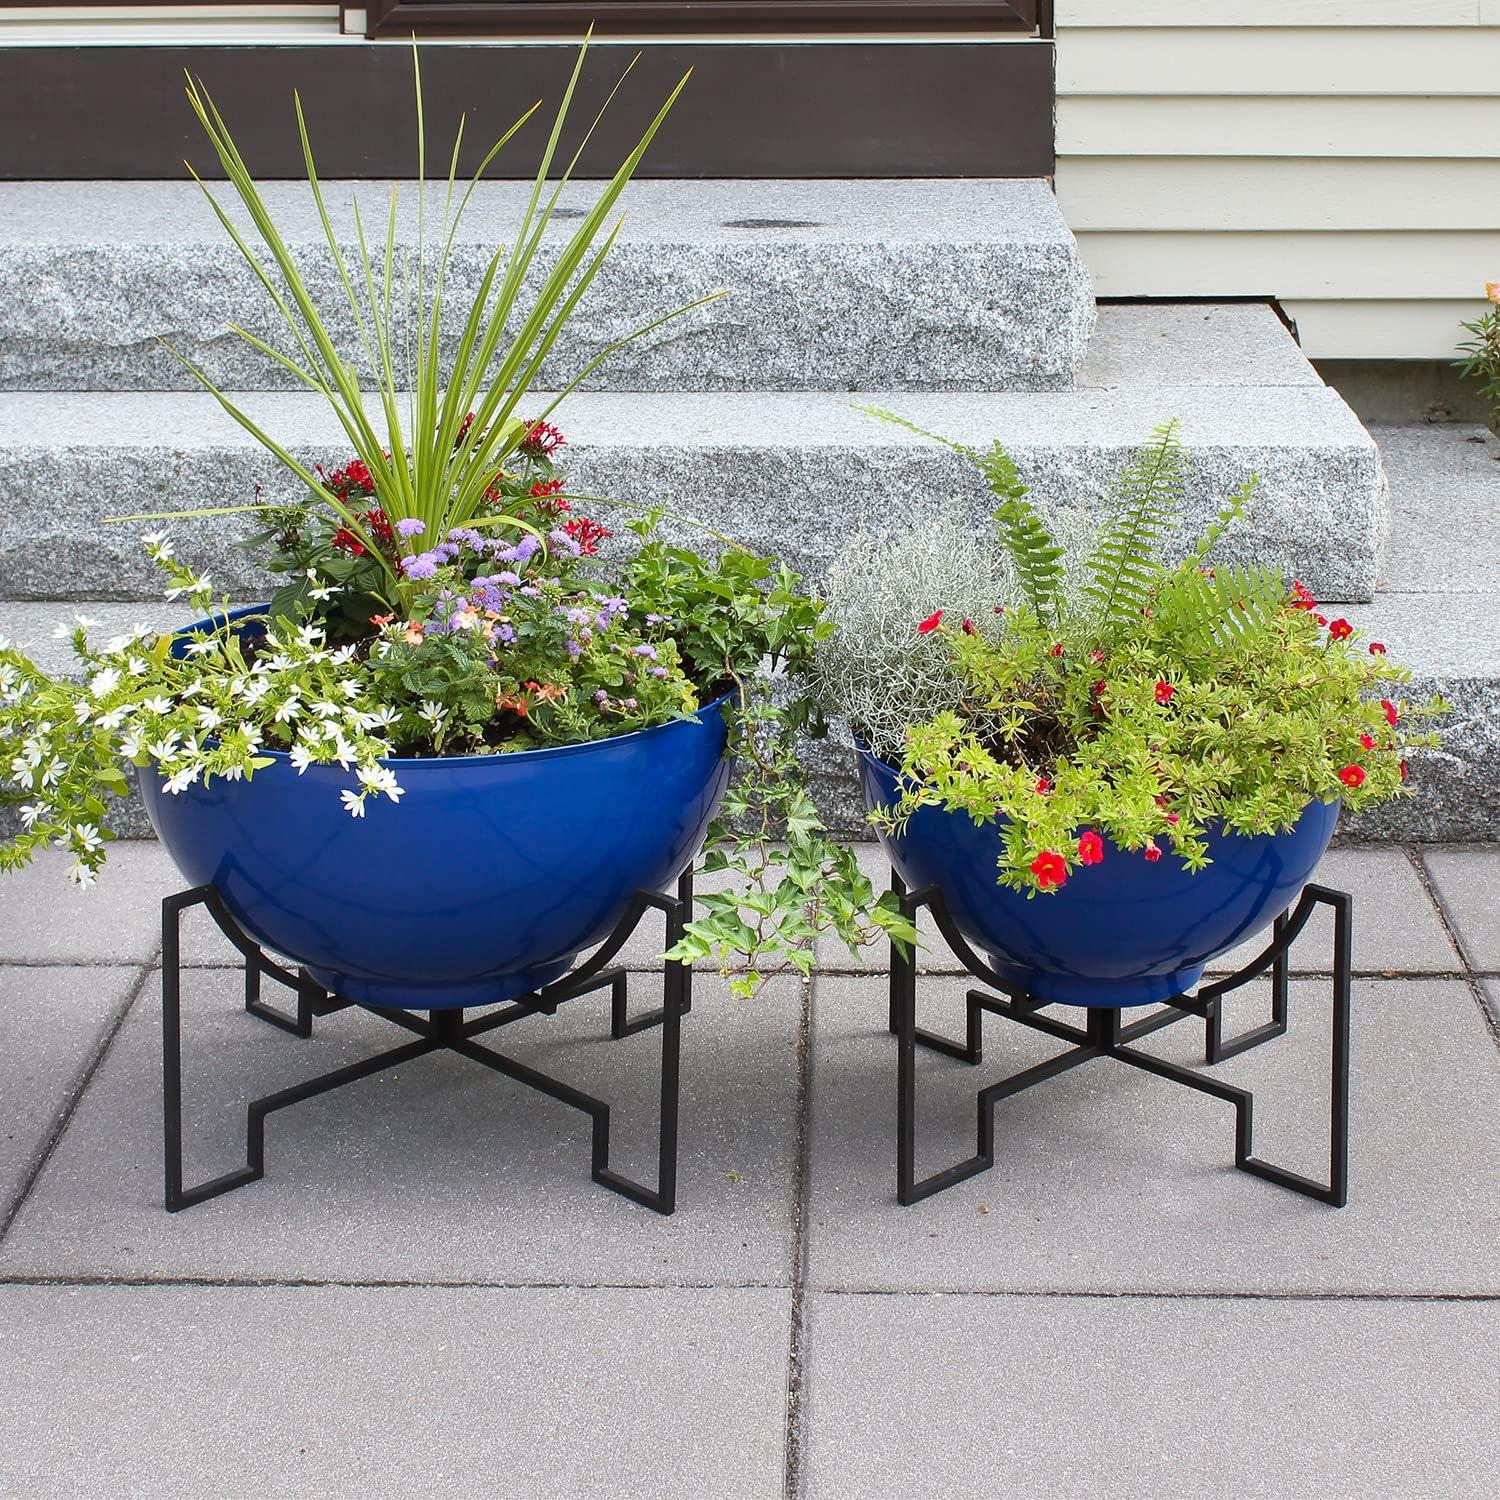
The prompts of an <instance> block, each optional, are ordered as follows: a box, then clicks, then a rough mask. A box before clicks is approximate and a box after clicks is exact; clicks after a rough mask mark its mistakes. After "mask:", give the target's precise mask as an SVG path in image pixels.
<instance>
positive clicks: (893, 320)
mask: <svg viewBox="0 0 1500 1500" xmlns="http://www.w3.org/2000/svg"><path fill="white" fill-rule="evenodd" d="M393 186H395V185H394V184H390V183H383V182H362V183H357V184H355V183H349V182H329V183H326V184H324V196H325V201H326V202H327V203H328V206H329V212H330V216H331V218H332V220H333V222H334V225H335V232H336V234H337V235H338V236H339V238H340V241H341V244H342V247H343V250H344V253H345V256H346V258H348V259H349V260H350V261H351V262H352V263H353V264H355V265H358V264H359V260H358V255H359V252H358V246H357V243H356V228H355V221H354V215H353V199H354V197H355V194H356V191H357V194H358V198H359V202H360V204H361V212H362V213H363V214H364V216H365V223H366V226H367V229H369V230H370V232H371V233H372V235H373V237H374V240H375V243H376V246H377V248H376V251H375V254H376V257H377V266H376V271H375V276H376V282H377V284H379V282H380V279H381V277H380V271H379V265H378V259H379V256H380V254H381V253H382V251H383V246H384V239H385V227H386V219H387V213H388V209H389V197H390V191H391V188H392V187H393ZM531 186H532V185H531V183H530V182H504V181H497V182H490V183H485V184H482V185H481V186H480V187H479V188H478V189H476V191H475V193H474V196H473V198H472V200H471V202H470V207H469V211H468V213H467V214H466V215H465V217H464V219H463V220H462V221H461V223H460V225H459V227H458V230H457V234H456V237H455V243H454V246H453V250H452V254H451V256H450V260H449V265H448V272H447V282H446V286H445V301H446V305H447V307H448V308H450V309H452V310H454V312H455V314H457V315H456V316H453V317H450V318H448V319H447V320H445V322H446V326H445V328H444V329H443V335H444V337H443V344H444V348H445V351H451V350H452V349H453V348H454V347H455V346H456V344H457V342H458V336H459V333H460V332H461V331H462V326H463V325H462V322H461V321H460V315H461V314H462V313H463V312H464V311H466V310H467V308H468V306H469V305H470V303H471V302H472V300H473V298H474V297H475V296H476V295H477V293H478V290H479V286H480V283H481V279H482V277H483V275H484V271H485V268H486V266H487V264H488V262H489V260H490V258H491V256H492V255H493V254H494V253H495V250H496V249H497V247H499V246H500V245H509V244H511V243H513V242H514V239H515V236H516V235H517V233H518V232H519V229H520V226H521V223H522V218H523V214H524V210H525V205H526V202H527V199H528V197H529V195H530V193H531ZM399 187H400V202H399V205H398V224H397V249H396V264H397V266H398V268H399V269H398V272H397V275H398V277H400V278H401V280H400V283H399V290H398V294H397V314H396V318H397V325H398V326H397V332H396V336H395V342H396V345H397V347H404V344H403V335H402V332H401V328H402V326H403V325H406V324H407V321H408V320H407V318H405V317H403V313H402V306H401V304H402V303H403V302H404V301H406V299H407V297H408V296H409V295H410V294H409V292H408V290H407V289H408V288H410V287H411V286H413V285H414V284H415V280H416V266H415V249H416V245H417V243H418V240H417V233H416V229H417V225H416V208H417V201H418V200H417V195H416V190H415V187H414V185H413V184H410V183H404V184H400V185H399ZM215 191H216V192H218V189H217V188H216V189H215ZM443 191H444V189H443V187H442V185H440V184H435V185H434V186H433V187H432V188H431V189H430V193H429V203H428V212H429V215H430V217H429V221H428V231H427V233H428V242H429V246H433V245H436V244H437V243H439V242H440V241H441V230H440V225H441V223H442V212H443V203H442V193H443ZM598 191H599V188H598V185H597V184H596V185H588V184H584V183H574V184H572V185H570V186H569V187H568V188H567V189H565V190H564V192H563V195H562V198H561V200H560V203H559V209H560V212H559V214H558V216H557V217H556V219H555V220H554V222H553V225H552V226H551V228H550V231H549V232H548V234H547V235H546V236H545V237H544V240H543V243H542V245H541V247H540V250H539V253H538V255H537V259H536V262H535V264H534V266H533V269H532V271H531V273H530V274H529V275H528V276H527V279H526V282H525V284H524V286H523V289H522V293H521V300H520V304H519V306H520V309H521V315H522V316H525V315H526V314H527V313H529V311H530V308H531V306H532V303H533V299H534V297H535V295H536V293H537V292H538V291H539V290H540V288H541V285H542V281H543V278H544V277H546V276H547V275H550V274H551V271H552V269H553V267H554V266H555V264H556V259H557V255H558V253H559V250H560V248H561V246H562V244H563V243H564V242H565V239H566V237H568V236H571V235H572V234H573V233H574V232H575V231H576V230H577V228H578V220H579V219H580V218H582V217H583V215H584V213H585V212H587V211H588V210H589V209H590V208H592V206H593V203H594V201H595V199H596V197H597V195H598ZM262 192H263V193H264V195H265V199H266V201H267V203H268V204H269V205H270V208H271V212H272V215H273V217H274V218H275V220H276V223H277V226H278V228H279V230H280V232H281V234H282V237H283V239H284V240H285V242H286V243H287V244H288V245H289V246H290V248H291V250H292V253H293V255H294V256H295V257H296V259H297V262H298V264H299V266H300V268H301V270H302V275H303V279H304V281H305V283H306V284H307V286H308V289H309V292H310V294H311V295H312V297H313V299H314V301H315V302H316V303H317V305H318V306H319V308H320V309H321V311H322V314H323V317H324V320H325V323H326V325H327V327H328V328H329V330H330V334H331V336H332V338H333V339H334V341H335V342H336V343H337V345H338V346H339V348H340V350H341V352H342V353H343V354H344V356H345V357H346V358H349V359H352V360H355V361H357V362H359V363H361V364H363V363H364V360H363V359H362V354H363V344H362V341H361V339H360V337H359V335H358V332H357V328H356V325H355V322H354V319H353V317H352V315H351V314H350V312H349V310H348V306H347V302H346V300H345V297H344V293H343V289H342V287H341V286H340V284H339V281H338V278H337V274H336V271H335V268H334V264H333V259H332V256H331V255H330V254H329V252H328V249H327V245H326V242H325V238H324V233H323V229H322V227H321V225H320V223H319V221H318V218H317V215H316V210H315V207H314V204H313V201H312V197H311V194H310V193H309V192H308V190H307V188H306V186H305V185H303V184H300V183H290V182H268V183H265V184H263V185H262ZM222 196H223V197H224V198H225V199H226V206H228V203H232V202H233V200H234V194H233V193H232V191H228V190H226V191H224V192H223V194H222ZM233 216H234V217H236V218H238V219H240V220H241V222H242V224H243V220H244V215H243V212H242V211H241V210H240V209H239V207H238V205H237V204H236V205H235V206H234V209H233ZM611 219H612V222H613V220H616V219H619V220H623V225H622V228H621V231H620V233H619V236H618V238H617V239H616V241H615V244H614V247H613V249H612V250H611V252H610V255H609V258H608V260H607V261H606V262H605V264H604V267H603V269H602V271H601V272H600V274H599V277H598V279H597V281H596V282H595V283H594V285H593V286H592V287H590V289H589V290H588V292H587V293H586V294H585V296H584V298H583V300H582V301H581V302H580V304H579V306H578V309H577V311H576V313H575V314H574V316H573V317H572V319H571V320H570V321H569V323H568V325H567V326H566V327H565V328H564V329H563V330H562V333H561V336H560V337H559V339H558V341H557V343H556V345H555V346H554V348H553V350H552V351H551V354H550V356H549V358H548V359H547V361H546V362H545V364H544V366H543V378H544V379H550V380H552V381H554V382H557V383H559V384H560V383H563V382H566V381H568V380H571V379H572V378H573V377H574V376H576V375H577V374H578V373H579V372H580V371H581V370H583V369H584V368H585V366H586V365H587V363H588V362H589V360H591V359H592V358H593V357H594V356H595V355H597V354H598V353H599V351H600V350H601V349H604V348H606V347H607V346H608V345H610V344H612V343H614V342H616V341H618V340H621V339H624V338H626V337H628V336H630V335H631V334H633V333H634V332H635V331H636V330H637V329H640V328H644V327H646V326H648V325H649V324H651V323H653V322H655V321H656V320H657V319H659V318H661V317H663V316H665V315H666V314H668V313H670V312H671V311H672V310H673V309H674V308H678V307H682V306H684V305H686V304H688V303H691V302H695V301H697V300H699V299H700V298H704V297H710V296H713V295H715V294H716V293H723V292H728V293H729V295H728V296H727V297H724V298H722V300H720V301H718V302H715V303H713V304H711V305H709V306H707V307H702V308H699V309H696V310H695V311H694V312H692V313H689V314H687V315H686V316H685V317H683V318H681V319H679V320H677V321H675V322H673V323H669V324H667V325H666V326H665V327H663V328H660V329H657V330H655V331H654V332H652V333H650V334H647V335H646V336H645V337H643V338H642V339H640V340H639V341H638V342H636V343H634V344H632V345H630V346H628V347H627V348H625V349H622V350H620V351H619V353H618V354H617V355H615V356H614V357H613V358H611V359H610V360H608V361H606V362H605V364H604V365H603V366H601V367H600V369H598V370H597V371H594V372H593V373H592V374H591V376H590V381H589V383H590V385H591V386H593V387H594V388H595V389H615V390H737V389H738V390H743V389H747V388H748V389H759V390H769V389H780V390H809V389H819V390H829V389H832V390H851V389H856V388H859V387H861V386H863V387H865V388H871V387H874V386H886V385H891V386H897V387H899V386H906V385H911V386H914V387H917V388H921V389H928V390H931V389H941V388H943V387H944V386H952V385H956V386H967V387H969V388H971V389H981V390H990V389H995V388H1001V389H1006V388H1015V389H1023V390H1053V389H1061V388H1066V387H1067V386H1069V385H1071V384H1072V381H1073V375H1074V371H1075V370H1076V369H1077V367H1078V365H1079V363H1080V362H1081V361H1082V359H1083V355H1084V350H1085V347H1086V345H1087V341H1088V336H1089V330H1090V329H1091V328H1092V326H1093V321H1094V301H1093V295H1092V288H1091V286H1090V282H1089V277H1088V272H1087V270H1086V269H1085V267H1084V265H1083V261H1082V258H1081V257H1080V255H1079V252H1078V246H1077V244H1076V243H1075V241H1074V239H1073V236H1072V234H1071V233H1070V232H1069V230H1068V226H1067V224H1066V223H1065V222H1064V221H1063V217H1062V214H1061V213H1060V212H1059V210H1058V206H1057V200H1056V198H1055V197H1054V196H1053V194H1052V191H1051V189H1050V188H1049V187H1048V185H1047V183H1046V182H1044V181H1041V180H1039V179H1037V180H1015V179H989V180H983V179H971V180H967V181H943V180H937V181H932V180H929V181H923V180H921V179H916V180H906V181H878V182H856V181H838V180H825V181H819V182H796V181H776V180H762V181H647V180H644V179H643V180H641V181H638V182H635V183H632V184H631V185H630V187H629V188H627V190H626V192H625V194H624V195H623V197H622V198H621V200H620V204H619V211H618V212H617V213H616V214H614V215H612V216H611ZM245 227H247V228H248V226H245ZM250 235H251V240H252V242H253V243H258V241H257V239H256V236H255V235H254V232H253V230H251V231H250ZM0 275H3V277H4V280H5V283H6V285H7V286H8V287H9V288H11V295H9V296H8V297H7V298H6V305H5V307H4V308H3V309H0V385H4V386H8V387H10V388H11V389H17V388H29V389H34V390H35V389H43V390H64V389H69V390H79V389H82V390H105V389H141V388H156V389H177V390H192V389H195V388H196V385H195V382H194V380H193V377H192V376H191V375H190V374H189V373H188V371H187V370H185V369H184V368H182V366H181V365H180V364H179V363H178V362H177V361H176V360H175V359H173V358H172V356H171V355H170V354H168V353H167V351H166V350H164V349H162V348H161V347H160V346H159V345H158V343H157V340H158V339H162V338H164V339H166V340H167V341H169V342H170V343H171V344H172V345H173V346H174V347H176V348H177V349H179V350H180V351H181V353H182V354H183V355H184V356H185V357H186V358H188V359H191V360H193V361H194V362H195V363H197V364H198V365H200V366H201V367H202V368H203V369H204V370H205V373H207V374H208V376H209V378H211V379H212V380H214V381H216V382H217V383H218V384H220V385H226V386H233V385H241V384H244V385H246V386H247V387H248V388H251V389H267V388H271V389H274V388H287V387H289V386H291V385H292V384H293V383H294V381H293V377H292V376H290V375H289V374H288V373H287V372H286V371H284V370H283V369H281V368H280V367H279V366H278V365H276V364H274V363H273V362H272V361H270V360H269V359H267V358H265V356H263V355H261V354H259V353H257V352H256V351H255V350H253V349H252V348H250V347H249V346H248V345H247V344H246V343H245V342H244V341H243V340H241V339H239V338H237V337H235V336H234V335H232V334H231V333H230V332H229V325H230V324H231V323H238V324H240V325H242V326H244V327H245V328H247V329H249V330H250V331H251V332H253V333H255V334H257V335H259V336H261V337H263V338H266V339H268V340H269V342H270V343H271V344H272V345H273V346H274V347H277V348H282V347H284V346H285V345H287V344H288V343H289V336H288V335H287V333H286V330H285V327H284V325H283V324H281V323H280V322H279V320H278V319H277V317H276V315H275V313H274V311H273V310H272V308H271V306H270V302H269V299H268V298H267V296H266V294H265V291H264V290H263V288H262V287H261V285H260V282H259V280H258V279H257V277H256V275H255V273H254V272H253V271H252V270H251V268H250V267H249V266H248V265H247V264H246V263H245V262H244V261H243V259H242V258H241V256H240V254H239V252H238V251H237V250H236V249H235V248H234V246H233V245H232V244H231V243H230V241H229V238H228V236H227V235H226V234H225V233H224V231H223V229H222V228H221V227H220V225H219V223H218V220H217V219H216V218H215V216H214V213H213V210H212V209H211V208H210V206H209V205H208V203H207V202H206V201H205V199H204V196H203V193H202V192H201V191H200V190H199V188H198V187H197V185H196V184H194V183H190V182H131V183H124V182H118V183H111V182H69V183H58V182H36V183H7V184H5V185H4V186H3V187H0ZM357 275H358V273H357V272H356V276H357ZM429 275H430V270H429ZM516 321H517V322H518V321H519V319H517V320H516Z"/></svg>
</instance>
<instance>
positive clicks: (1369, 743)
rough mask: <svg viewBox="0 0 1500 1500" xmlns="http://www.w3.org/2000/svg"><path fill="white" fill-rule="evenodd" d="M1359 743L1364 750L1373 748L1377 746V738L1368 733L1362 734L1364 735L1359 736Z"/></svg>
mask: <svg viewBox="0 0 1500 1500" xmlns="http://www.w3.org/2000/svg"><path fill="white" fill-rule="evenodd" d="M1359 743H1360V748H1361V749H1363V750H1373V749H1374V748H1375V739H1374V736H1373V735H1368V734H1362V735H1360V737H1359Z"/></svg>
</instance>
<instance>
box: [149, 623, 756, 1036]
mask: <svg viewBox="0 0 1500 1500" xmlns="http://www.w3.org/2000/svg"><path fill="white" fill-rule="evenodd" d="M236 613H237V614H240V613H244V612H243V611H236ZM196 628H201V622H200V626H199V627H194V626H189V627H187V633H191V632H192V631H193V630H194V629H196ZM722 708H723V700H720V701H719V702H716V703H713V704H710V705H708V706H707V707H705V708H704V709H702V710H701V712H700V714H699V718H698V720H697V722H687V721H681V722H675V723H671V724H663V725H660V726H658V727H657V728H655V729H648V730H645V731H643V732H641V733H638V734H625V735H619V736H617V737H615V738H613V739H606V740H597V741H594V742H592V743H589V744H583V745H566V746H562V747H559V748H557V749H547V750H526V751H518V752H516V753H514V754H509V755H476V756H462V757H453V758H449V759H428V760H408V759H395V758H393V759H391V760H389V761H387V762H386V764H387V765H389V766H390V767H391V769H392V770H393V771H394V772H395V773H396V779H397V781H398V782H399V783H400V784H401V786H402V787H403V788H404V792H405V794H404V795H403V797H402V798H401V801H400V803H399V805H397V804H395V803H392V802H390V801H389V800H388V799H386V798H384V797H377V796H372V797H371V798H370V799H369V800H368V802H367V803H366V812H365V816H364V817H363V818H353V817H350V815H349V814H348V813H347V812H346V811H345V810H344V808H343V806H342V804H341V803H340V801H339V792H340V790H342V789H343V788H346V787H351V786H353V785H354V784H355V783H354V781H353V778H352V775H351V773H349V772H346V771H343V770H341V769H340V768H339V767H337V766H309V767H308V769H307V770H306V771H305V772H303V773H302V774H301V775H299V774H298V773H297V771H296V770H295V769H294V767H293V766H292V764H291V762H290V761H289V760H288V758H287V757H286V756H285V755H281V754H275V755H274V757H273V758H274V760H275V764H273V765H271V766H269V767H267V768H266V769H265V770H262V771H257V772H256V773H255V776H254V778H253V779H251V780H249V781H235V782H231V781H222V780H215V781H214V782H213V783H212V784H211V785H209V786H207V787H204V786H202V785H196V786H192V787H190V788H188V790H186V791H184V792H180V793H176V794H172V793H168V792H167V791H166V790H165V789H164V787H163V785H162V781H161V778H160V777H159V776H156V775H154V774H152V773H151V772H143V773H142V775H141V778H140V780H141V789H142V792H143V794H144V796H145V802H146V810H147V812H148V813H149V815H150V818H151V823H152V826H153V827H154V828H155V829H156V832H157V835H158V837H159V838H160V839H161V841H162V844H163V845H164V846H165V847H166V849H167V852H168V853H169V854H170V855H171V856H172V859H173V861H174V862H175V864H176V865H177V868H178V869H179V870H180V871H181V872H182V874H183V876H184V878H185V879H186V880H188V881H189V882H190V883H191V884H192V885H195V886H197V885H213V886H214V887H215V888H216V889H217V890H218V892H219V894H220V895H221V896H222V897H223V898H224V902H225V904H226V905H227V906H228V908H229V910H230V912H231V913H232V914H233V916H234V919H235V921H236V922H238V923H239V925H240V926H241V927H242V928H244V930H245V931H246V932H247V933H248V934H249V935H250V936H251V937H252V938H254V939H255V940H256V942H258V943H261V944H262V945H264V946H265V947H266V948H268V949H271V950H272V951H274V952H276V953H279V954H282V955H284V956H285V957H286V958H289V959H291V960H293V961H294V962H295V963H298V964H301V965H303V966H304V967H305V968H306V969H307V970H308V972H309V973H310V974H311V975H312V977H313V978H314V979H315V980H316V981H317V982H318V983H319V984H321V985H323V986H324V987H325V988H327V989H328V990H330V991H333V992H334V993H336V994H339V995H343V996H345V997H347V998H348V999H351V1000H357V1001H361V1002H363V1003H365V1004H368V1005H378V1006H387V1007H393V1008H398V1009H414V1010H432V1009H444V1008H448V1007H452V1006H480V1005H490V1004H495V1003H498V1002H500V1001H502V1000H507V999H510V998H511V997H512V996H515V995H520V994H525V993H527V992H528V991H530V990H533V989H535V988H537V987H538V986H539V985H543V984H546V983H548V982H549V981H551V980H553V979H556V978H558V977H559V976H560V975H562V974H564V973H566V972H567V970H568V968H569V966H570V965H571V963H572V961H573V960H574V958H575V957H576V956H577V955H578V954H579V953H580V952H581V951H582V950H584V949H586V948H589V947H591V946H592V945H594V944H595V943H598V942H600V941H602V940H603V939H604V938H605V937H606V936H608V934H609V932H610V931H611V929H612V928H613V927H614V926H615V924H616V923H617V922H618V921H619V920H620V918H621V917H622V916H623V915H624V913H625V910H626V907H627V906H628V905H629V903H630V899H631V896H632V894H633V893H634V892H635V891H636V890H638V889H645V890H653V891H655V890H662V889H664V888H666V887H667V886H668V885H670V884H671V883H672V882H673V881H675V880H676V878H677V877H678V876H679V875H680V874H681V873H682V871H683V870H685V869H686V868H687V866H688V864H689V863H690V861H691V860H692V859H693V857H694V856H695V855H696V854H697V852H698V849H699V848H700V846H701V845H702V842H703V837H704V834H705V832H706V831H707V828H708V824H709V821H710V819H711V818H712V817H713V814H714V811H715V809H716V808H717V807H718V804H719V799H720V798H721V797H722V796H723V793H724V787H725V783H726V782H727V780H728V776H729V763H728V760H727V758H726V756H725V753H724V747H725V725H724V719H723V715H722Z"/></svg>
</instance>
